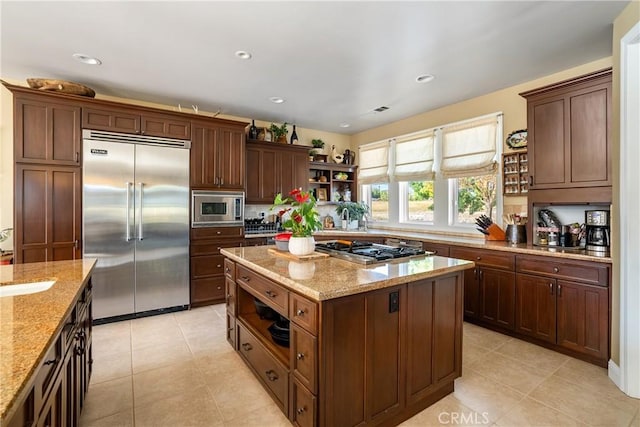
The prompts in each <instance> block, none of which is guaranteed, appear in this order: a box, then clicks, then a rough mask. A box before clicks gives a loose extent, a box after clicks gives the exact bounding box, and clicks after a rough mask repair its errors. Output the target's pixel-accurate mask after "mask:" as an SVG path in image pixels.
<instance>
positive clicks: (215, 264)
mask: <svg viewBox="0 0 640 427" xmlns="http://www.w3.org/2000/svg"><path fill="white" fill-rule="evenodd" d="M222 274H224V256H223V255H202V256H192V257H191V277H192V278H194V279H198V278H201V277H205V276H212V275H222Z"/></svg>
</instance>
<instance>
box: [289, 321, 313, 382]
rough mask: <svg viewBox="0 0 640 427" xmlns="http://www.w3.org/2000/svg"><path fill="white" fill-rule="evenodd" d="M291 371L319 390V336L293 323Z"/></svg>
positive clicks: (298, 379)
mask: <svg viewBox="0 0 640 427" xmlns="http://www.w3.org/2000/svg"><path fill="white" fill-rule="evenodd" d="M290 334H291V336H290V342H291V359H290V363H289V365H290V366H291V372H292V373H293V375H294V376H295V378H296V379H297V381H299V382H300V383H301V384H304V386H305V387H306V388H307V389H309V390H311V392H313V393H316V392H317V378H316V372H317V366H318V365H317V358H316V354H317V345H318V344H317V341H318V340H317V338H316V337H315V336H313V335H311V334H310V333H308V332H306V331H305V330H303V329H302V328H300V327H299V326H297V325H293V324H292V325H291V331H290Z"/></svg>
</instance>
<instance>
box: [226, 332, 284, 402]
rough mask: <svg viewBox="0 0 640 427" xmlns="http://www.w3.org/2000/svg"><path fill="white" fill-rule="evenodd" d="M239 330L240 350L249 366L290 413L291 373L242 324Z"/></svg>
mask: <svg viewBox="0 0 640 427" xmlns="http://www.w3.org/2000/svg"><path fill="white" fill-rule="evenodd" d="M237 328H238V344H239V346H238V350H239V351H240V354H241V355H242V357H243V358H244V359H245V360H246V361H247V363H248V365H249V366H250V367H251V368H252V369H253V370H254V371H255V373H256V375H257V376H258V377H259V378H260V379H261V380H262V382H263V383H264V384H265V385H266V386H267V388H268V389H269V390H270V391H271V392H272V393H273V395H274V396H275V398H276V400H277V403H278V404H279V405H280V408H281V409H283V412H284V413H285V414H287V413H288V406H289V405H288V394H287V391H288V387H289V373H288V371H287V369H286V368H285V367H284V366H282V365H281V364H280V362H278V361H277V360H276V359H274V358H273V356H271V355H270V354H269V352H268V351H267V349H265V348H264V347H263V346H262V344H260V342H259V341H258V339H257V338H255V337H254V336H253V335H251V333H250V332H249V331H247V330H246V329H245V328H244V327H243V326H242V324H241V323H239V322H238V323H237Z"/></svg>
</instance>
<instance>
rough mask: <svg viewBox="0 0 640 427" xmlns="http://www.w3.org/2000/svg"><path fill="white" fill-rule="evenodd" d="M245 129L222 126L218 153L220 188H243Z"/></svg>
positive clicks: (219, 131) (219, 134)
mask: <svg viewBox="0 0 640 427" xmlns="http://www.w3.org/2000/svg"><path fill="white" fill-rule="evenodd" d="M244 153H245V143H244V129H233V128H220V129H219V130H218V140H217V149H216V154H217V156H218V162H217V165H218V172H217V176H218V177H219V185H220V188H224V189H229V190H232V189H233V190H243V189H244V179H245V169H244V166H245V158H244V156H245V154H244Z"/></svg>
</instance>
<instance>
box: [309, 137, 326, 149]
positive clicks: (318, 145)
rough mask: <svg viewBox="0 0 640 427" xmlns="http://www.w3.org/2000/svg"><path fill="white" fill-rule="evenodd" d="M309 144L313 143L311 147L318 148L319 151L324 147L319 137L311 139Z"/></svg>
mask: <svg viewBox="0 0 640 427" xmlns="http://www.w3.org/2000/svg"><path fill="white" fill-rule="evenodd" d="M311 145H313V148H319V149H320V150H318V151H321V150H322V149H323V148H324V141H323V140H321V139H312V140H311Z"/></svg>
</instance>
